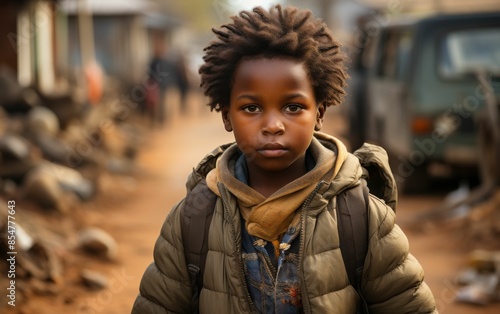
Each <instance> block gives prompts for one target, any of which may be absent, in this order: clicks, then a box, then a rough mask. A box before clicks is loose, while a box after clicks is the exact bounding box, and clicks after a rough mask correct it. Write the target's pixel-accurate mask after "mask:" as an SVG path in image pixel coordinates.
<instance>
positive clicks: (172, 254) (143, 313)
mask: <svg viewBox="0 0 500 314" xmlns="http://www.w3.org/2000/svg"><path fill="white" fill-rule="evenodd" d="M183 204H184V202H181V203H179V204H178V205H177V206H175V207H174V208H173V209H172V210H171V212H170V213H169V215H168V216H167V218H166V220H165V222H164V223H163V226H162V228H161V231H160V236H159V237H158V239H157V240H156V244H155V248H154V253H153V257H154V261H153V263H151V265H149V267H148V268H147V269H146V271H145V272H144V275H143V276H142V279H141V284H140V287H139V292H140V294H139V296H138V297H137V299H136V300H135V303H134V306H133V308H132V313H137V314H139V313H140V314H147V313H154V314H160V313H187V312H190V310H191V297H192V292H191V283H190V279H189V272H188V270H187V266H186V259H185V256H184V248H183V244H182V236H181V221H180V220H181V219H182V217H181V209H182V206H183Z"/></svg>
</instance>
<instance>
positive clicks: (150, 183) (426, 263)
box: [19, 110, 500, 314]
mask: <svg viewBox="0 0 500 314" xmlns="http://www.w3.org/2000/svg"><path fill="white" fill-rule="evenodd" d="M330 118H331V117H327V121H326V123H325V124H326V125H329V127H327V130H331V131H332V132H333V131H335V129H336V128H339V127H341V125H340V124H339V123H338V121H336V120H331V121H329V120H328V119H330ZM231 140H232V137H231V134H229V133H226V132H225V131H224V130H223V128H222V123H221V121H220V116H219V115H218V114H217V113H210V112H209V111H208V110H206V111H201V112H200V111H198V112H197V113H195V114H191V115H190V116H189V117H188V118H178V119H172V120H170V123H169V124H168V125H167V126H166V127H164V128H162V129H157V130H155V131H153V132H152V133H151V134H150V135H149V136H148V138H147V140H146V142H145V144H144V149H143V150H142V153H141V155H140V156H139V159H138V163H139V165H140V167H142V169H143V171H142V172H141V175H140V176H139V177H138V178H136V179H133V178H124V179H123V180H120V181H119V182H118V183H117V184H118V186H115V194H114V195H102V196H101V197H100V198H99V199H98V200H97V201H96V203H97V204H101V205H102V207H101V206H94V207H93V208H91V209H89V211H88V213H87V215H88V217H90V218H87V219H88V222H89V223H91V224H93V225H96V226H99V227H101V228H102V229H104V230H106V231H108V232H109V233H110V234H111V235H112V236H114V238H115V239H116V240H117V242H118V244H119V253H118V259H117V262H113V263H103V262H102V261H95V260H93V259H89V258H85V257H82V260H80V261H74V263H75V264H77V263H85V265H86V267H87V268H89V269H92V270H97V271H101V272H103V273H105V274H107V276H108V278H109V286H108V288H107V289H105V290H100V291H95V292H92V291H87V290H85V289H84V288H80V287H79V285H78V283H77V281H78V279H77V277H76V276H69V277H68V278H67V282H69V283H73V284H74V285H75V289H69V290H68V291H62V292H61V294H60V295H58V296H50V297H36V298H33V299H30V300H29V302H26V303H25V304H23V305H22V308H23V310H22V311H21V312H23V313H40V314H43V313H78V314H80V313H82V314H83V313H89V314H90V313H106V314H118V313H120V314H122V313H129V312H130V309H131V307H132V304H133V302H134V300H135V297H136V295H137V293H138V287H139V282H140V279H141V276H142V274H143V272H144V270H145V268H146V267H147V266H148V264H149V263H150V262H151V261H152V250H153V246H154V243H155V240H156V238H157V236H158V232H159V230H160V227H161V224H162V223H163V220H164V218H165V216H166V215H167V212H168V211H169V209H170V208H171V207H172V206H173V205H174V204H175V203H176V202H178V201H179V200H180V199H181V198H182V195H183V193H184V192H185V189H184V183H185V179H186V176H187V175H188V173H189V172H190V171H191V169H192V167H193V166H194V165H195V164H196V163H197V162H198V161H199V160H200V159H201V158H202V157H203V156H204V155H205V154H206V153H207V152H209V151H210V150H212V149H213V148H214V147H215V146H216V145H218V144H221V143H225V142H229V141H231ZM116 191H118V192H116ZM441 197H442V196H435V197H413V198H403V199H401V201H400V206H399V208H398V219H399V222H400V223H401V226H402V228H403V230H404V231H405V232H406V233H407V235H408V237H409V239H410V246H411V251H412V253H413V254H414V255H415V256H416V257H417V258H418V260H419V261H420V262H421V264H422V265H423V267H424V269H425V271H426V281H427V283H428V284H429V285H430V287H431V289H432V291H433V293H434V295H435V297H436V299H437V302H438V308H439V311H440V313H453V314H465V313H467V314H475V313H491V314H493V313H499V312H500V306H499V305H496V306H490V307H484V308H478V307H471V306H465V305H462V304H456V303H454V298H455V295H456V290H455V287H454V286H453V280H454V276H455V275H456V274H457V273H458V271H459V270H460V268H461V267H462V266H463V263H464V256H465V253H466V252H467V249H466V248H460V246H459V245H457V243H456V240H455V239H456V238H455V237H454V236H453V235H449V234H446V233H443V232H440V231H439V230H437V229H432V230H428V231H426V232H425V233H417V232H415V231H412V229H410V228H409V227H407V226H408V225H407V222H408V221H410V220H411V218H412V216H413V215H415V214H416V213H418V212H419V211H421V210H425V209H428V208H431V207H432V206H434V205H436V204H438V203H439V202H440V201H441ZM69 266H70V268H71V265H69ZM76 286H78V288H76ZM22 302H23V301H22V300H19V303H21V304H22Z"/></svg>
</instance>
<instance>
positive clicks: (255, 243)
mask: <svg viewBox="0 0 500 314" xmlns="http://www.w3.org/2000/svg"><path fill="white" fill-rule="evenodd" d="M299 234H300V230H299V228H294V227H290V228H288V231H287V232H286V233H285V235H284V236H283V239H282V241H281V245H280V250H279V256H278V258H277V259H276V256H275V254H274V246H273V244H272V243H271V242H267V241H265V240H262V239H259V238H256V237H254V236H251V235H249V234H248V232H247V231H246V228H243V234H242V257H243V267H244V271H245V278H246V282H247V288H248V292H249V293H250V297H251V299H252V301H253V304H254V305H255V307H256V309H257V311H259V313H266V314H267V313H284V314H288V313H301V312H302V302H301V294H300V280H299V275H298V270H299V269H298V267H299V254H298V251H299V244H300V240H299V239H300V236H299Z"/></svg>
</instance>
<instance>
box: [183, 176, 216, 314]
mask: <svg viewBox="0 0 500 314" xmlns="http://www.w3.org/2000/svg"><path fill="white" fill-rule="evenodd" d="M216 201H217V195H215V194H214V193H213V192H212V191H211V190H210V189H209V188H208V186H207V183H206V181H205V179H202V180H201V181H200V182H198V184H196V186H195V187H194V188H193V189H192V190H191V191H190V192H189V193H188V194H187V196H186V199H185V205H184V208H183V209H184V211H183V213H182V219H181V233H182V242H183V245H184V255H185V256H186V264H187V267H188V271H189V277H190V279H191V287H192V291H193V298H192V304H193V313H198V302H199V294H200V292H201V288H202V287H203V273H204V270H205V261H206V259H207V252H208V232H209V230H210V224H211V222H212V216H213V213H214V209H215V202H216Z"/></svg>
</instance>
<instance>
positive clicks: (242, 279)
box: [217, 184, 257, 313]
mask: <svg viewBox="0 0 500 314" xmlns="http://www.w3.org/2000/svg"><path fill="white" fill-rule="evenodd" d="M217 185H218V188H219V192H220V194H221V200H222V207H224V213H225V214H226V216H227V217H230V215H229V209H228V208H229V207H228V206H227V203H226V200H225V199H224V197H223V196H222V195H223V193H222V189H223V188H221V186H220V185H219V184H217ZM229 225H230V227H231V234H232V236H233V244H234V245H235V247H236V259H237V261H238V266H239V270H238V274H239V277H240V284H241V287H242V289H243V292H244V293H243V294H244V295H245V299H246V301H247V305H248V307H249V310H250V312H251V313H257V309H256V308H255V305H254V304H253V302H252V298H251V297H250V293H249V292H248V289H247V283H246V280H245V273H244V271H243V260H242V257H241V243H238V241H236V230H235V228H234V225H233V223H232V222H231V223H230V224H229Z"/></svg>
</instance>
